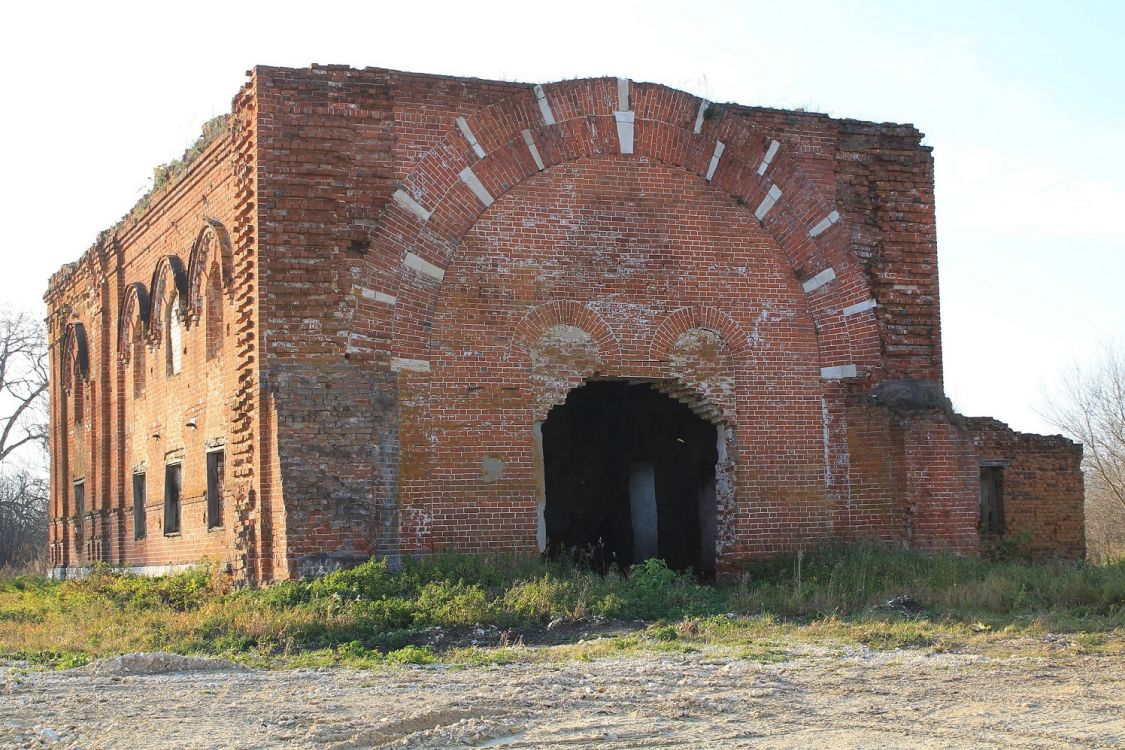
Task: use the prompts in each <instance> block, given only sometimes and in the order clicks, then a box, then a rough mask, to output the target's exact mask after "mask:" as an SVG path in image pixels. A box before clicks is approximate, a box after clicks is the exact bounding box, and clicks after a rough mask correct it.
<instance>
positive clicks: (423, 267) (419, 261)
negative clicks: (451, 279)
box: [402, 252, 445, 281]
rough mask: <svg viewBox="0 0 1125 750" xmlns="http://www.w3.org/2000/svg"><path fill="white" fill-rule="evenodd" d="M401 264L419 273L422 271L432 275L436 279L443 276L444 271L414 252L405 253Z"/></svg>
mask: <svg viewBox="0 0 1125 750" xmlns="http://www.w3.org/2000/svg"><path fill="white" fill-rule="evenodd" d="M402 264H403V265H404V266H406V267H407V268H410V269H413V270H415V271H418V272H419V273H424V274H426V275H427V276H433V277H434V278H435V279H437V280H438V281H441V280H442V279H444V278H445V271H443V270H442V269H440V268H438V267H437V266H435V265H434V264H433V263H430V262H429V261H428V260H424V259H423V258H422V257H421V256H419V255H415V254H414V253H410V252H408V253H407V254H406V257H405V258H404V259H403V261H402Z"/></svg>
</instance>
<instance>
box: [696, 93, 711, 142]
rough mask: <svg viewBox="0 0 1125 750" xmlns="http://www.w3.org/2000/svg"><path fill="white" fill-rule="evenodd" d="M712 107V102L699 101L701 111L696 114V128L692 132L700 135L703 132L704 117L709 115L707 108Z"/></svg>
mask: <svg viewBox="0 0 1125 750" xmlns="http://www.w3.org/2000/svg"><path fill="white" fill-rule="evenodd" d="M709 106H711V102H709V101H707V100H706V99H700V100H699V111H698V112H696V113H695V127H694V128H692V132H693V133H695V134H696V135H699V134H700V133H702V132H703V115H705V114H706V113H707V107H709Z"/></svg>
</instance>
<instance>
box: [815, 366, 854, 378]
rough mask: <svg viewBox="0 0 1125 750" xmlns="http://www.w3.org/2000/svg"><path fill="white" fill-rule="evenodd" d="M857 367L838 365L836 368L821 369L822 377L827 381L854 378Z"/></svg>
mask: <svg viewBox="0 0 1125 750" xmlns="http://www.w3.org/2000/svg"><path fill="white" fill-rule="evenodd" d="M855 375H856V370H855V365H836V366H835V367H822V368H820V377H822V378H824V379H825V380H840V379H841V378H854V377H855Z"/></svg>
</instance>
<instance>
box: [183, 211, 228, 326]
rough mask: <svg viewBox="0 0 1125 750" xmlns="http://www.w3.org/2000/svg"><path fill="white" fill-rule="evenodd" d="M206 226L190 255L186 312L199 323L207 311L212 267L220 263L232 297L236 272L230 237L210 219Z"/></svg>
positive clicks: (221, 283) (221, 272)
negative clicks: (204, 299) (206, 297)
mask: <svg viewBox="0 0 1125 750" xmlns="http://www.w3.org/2000/svg"><path fill="white" fill-rule="evenodd" d="M205 221H206V225H205V226H204V227H203V229H201V230H199V235H198V236H197V237H196V238H195V242H194V243H193V244H192V246H191V252H190V253H189V255H188V270H187V294H186V296H185V305H184V309H185V311H186V314H187V316H188V318H189V320H192V321H194V320H198V318H199V316H200V314H201V313H202V312H203V295H204V291H205V290H204V287H205V285H206V284H207V283H208V279H207V273H208V271H209V270H210V268H211V266H212V264H213V263H214V262H215V261H218V264H219V275H220V279H219V281H220V286H222V287H223V288H224V289H225V290H226V292H227V295H228V296H229V295H230V294H231V288H232V285H231V283H230V282H231V278H232V277H233V273H234V260H233V251H232V249H231V243H230V234H229V233H228V232H227V230H226V227H224V226H223V225H222V223H221V222H219V221H216V220H214V219H206V220H205Z"/></svg>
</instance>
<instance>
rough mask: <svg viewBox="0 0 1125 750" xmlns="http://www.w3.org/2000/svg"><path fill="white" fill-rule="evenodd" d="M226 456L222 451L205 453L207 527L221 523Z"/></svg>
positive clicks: (217, 525)
mask: <svg viewBox="0 0 1125 750" xmlns="http://www.w3.org/2000/svg"><path fill="white" fill-rule="evenodd" d="M225 463H226V458H225V455H224V453H223V451H211V452H210V453H208V454H207V528H209V529H217V528H219V527H221V526H222V525H223V469H224V465H225Z"/></svg>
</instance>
